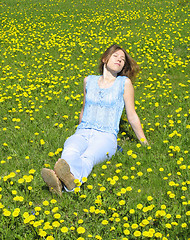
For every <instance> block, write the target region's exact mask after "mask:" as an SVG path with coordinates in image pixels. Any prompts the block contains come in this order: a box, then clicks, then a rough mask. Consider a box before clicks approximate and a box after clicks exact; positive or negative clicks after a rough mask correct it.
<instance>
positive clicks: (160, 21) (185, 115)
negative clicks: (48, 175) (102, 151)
mask: <svg viewBox="0 0 190 240" xmlns="http://www.w3.org/2000/svg"><path fill="white" fill-rule="evenodd" d="M0 7H1V22H2V24H1V28H0V41H1V48H0V62H1V64H0V68H1V71H0V76H1V78H0V104H1V111H0V120H1V124H0V152H1V157H0V213H1V216H0V236H1V239H7V240H8V239H49V240H50V239H78V240H82V239H106V240H110V239H117V240H118V239H123V240H126V239H129V240H131V239H163V240H167V239H168V240H173V239H176V240H177V239H180V240H187V239H190V229H189V227H190V226H189V225H190V224H189V223H190V199H189V196H190V191H189V184H190V178H189V170H190V165H189V146H190V135H189V128H190V125H189V112H190V110H189V82H190V80H189V66H188V61H189V49H190V46H189V28H188V8H189V3H188V1H185V0H181V1H178V0H172V1H169V0H162V1H161V0H160V1H155V0H153V1H148V0H146V1H140V0H138V1H134V0H131V1H120V0H112V1H111V0H109V1H98V0H97V1H91V0H89V1H85V0H80V1H77V0H73V1H68V0H60V1H58V0H42V1H35V0H27V1H26V0H22V1H17V0H6V1H4V0H3V1H1V3H0ZM113 43H118V44H120V45H121V46H122V47H124V48H126V49H127V51H128V52H129V53H130V55H131V56H132V57H134V58H135V59H136V61H137V62H138V63H139V65H140V67H141V72H140V74H139V76H138V77H137V80H136V83H135V85H134V87H135V101H136V102H135V103H136V108H137V113H138V115H139V117H140V119H141V123H142V124H143V127H144V132H145V135H146V137H147V139H148V141H149V143H150V147H143V146H139V145H138V140H137V139H136V137H135V135H134V133H133V131H132V129H131V128H130V126H129V124H128V122H127V120H126V114H125V112H124V113H123V115H122V120H121V126H120V128H121V131H120V133H119V135H118V144H119V145H120V146H121V147H122V148H123V154H121V153H117V154H116V155H115V156H114V157H112V159H110V161H107V162H104V163H102V164H100V165H97V166H95V167H94V169H93V172H92V173H91V175H90V176H89V178H88V180H87V183H85V184H84V185H83V186H82V187H81V191H80V193H64V194H63V198H59V197H57V196H56V195H52V194H51V193H49V191H48V188H47V187H46V186H45V184H44V182H43V180H42V179H41V176H40V171H41V168H42V167H44V166H50V167H51V168H53V166H54V164H55V162H56V160H57V159H58V158H59V157H60V155H61V151H62V147H63V144H64V141H65V140H66V138H67V137H69V136H70V135H71V134H73V133H74V132H75V129H76V126H77V124H78V117H79V113H80V110H81V107H82V100H83V94H82V92H83V86H82V85H83V79H84V77H85V76H87V75H89V74H98V61H99V58H100V55H101V53H103V52H104V50H105V49H106V48H107V47H108V46H110V45H111V44H113ZM42 140H43V141H42ZM43 143H44V144H43ZM52 155H53V156H52ZM31 170H32V171H31ZM91 188H92V189H91ZM150 196H151V198H150ZM15 197H16V198H15ZM52 200H53V201H52ZM121 200H124V202H122V201H121ZM45 201H48V203H49V205H47V204H46V203H47V202H45ZM122 204H123V205H122ZM37 207H40V208H37ZM15 209H16V210H17V211H16V212H15ZM48 211H49V212H48ZM55 213H59V214H60V216H59V215H58V216H56V215H55ZM28 216H33V218H32V217H31V218H30V217H29V218H28ZM104 220H105V221H104ZM143 220H144V221H143ZM145 220H146V221H145ZM47 223H49V224H50V225H49V227H48V225H47ZM134 224H136V225H134ZM79 227H82V229H81V228H79ZM42 229H43V231H42ZM84 230H85V231H84ZM64 231H65V232H64ZM43 234H44V237H43V236H42V235H43ZM40 235H41V236H40Z"/></svg>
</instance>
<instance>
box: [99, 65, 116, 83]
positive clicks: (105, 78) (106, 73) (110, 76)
mask: <svg viewBox="0 0 190 240" xmlns="http://www.w3.org/2000/svg"><path fill="white" fill-rule="evenodd" d="M116 77H117V73H115V72H114V73H112V72H110V71H108V70H107V68H106V67H105V65H104V71H103V76H102V80H103V81H106V82H112V81H113V80H115V79H116Z"/></svg>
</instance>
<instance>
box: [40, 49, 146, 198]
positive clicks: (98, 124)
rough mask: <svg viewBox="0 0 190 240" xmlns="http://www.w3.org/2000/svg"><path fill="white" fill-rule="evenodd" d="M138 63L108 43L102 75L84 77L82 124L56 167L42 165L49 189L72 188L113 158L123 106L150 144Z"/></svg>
mask: <svg viewBox="0 0 190 240" xmlns="http://www.w3.org/2000/svg"><path fill="white" fill-rule="evenodd" d="M138 71H139V67H138V65H137V63H136V62H135V61H134V60H133V59H132V58H131V57H130V56H129V54H128V53H127V52H126V51H125V50H124V49H123V48H121V47H119V46H118V45H112V46H111V47H109V48H108V49H107V50H106V51H105V52H104V54H103V55H102V57H101V63H100V74H101V75H99V76H95V75H90V76H88V77H86V78H85V79H84V101H83V107H82V110H81V113H80V119H79V125H78V127H77V130H76V132H75V134H74V135H72V136H71V137H69V138H68V139H67V140H66V141H65V144H64V149H63V152H62V155H61V158H60V159H59V160H58V161H57V162H56V163H55V166H54V170H51V169H47V168H43V169H42V172H41V174H42V178H43V180H44V181H45V182H46V184H47V185H48V186H49V189H50V191H52V192H55V193H57V194H59V195H61V194H62V188H63V187H64V188H65V190H66V191H72V190H73V189H74V188H75V187H76V184H75V182H76V181H75V179H78V180H79V181H80V182H81V183H82V179H83V177H85V178H87V177H88V175H89V174H90V173H91V171H92V168H93V166H94V165H96V164H98V163H100V162H102V161H105V160H106V159H107V158H108V157H109V158H111V156H113V155H114V154H115V152H116V150H117V134H118V132H119V123H120V118H121V114H122V111H123V108H124V106H125V109H126V113H127V118H128V121H129V123H130V124H131V126H132V128H133V130H134V132H135V134H136V136H137V138H138V139H139V140H140V141H141V142H143V143H144V144H147V140H146V137H145V135H144V133H143V130H142V127H141V123H140V120H139V117H138V115H137V113H136V111H135V105H134V88H133V85H132V82H131V80H130V79H132V80H134V79H135V76H136V74H137V73H138Z"/></svg>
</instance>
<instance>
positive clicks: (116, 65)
mask: <svg viewBox="0 0 190 240" xmlns="http://www.w3.org/2000/svg"><path fill="white" fill-rule="evenodd" d="M124 64H125V54H124V52H123V51H122V50H117V51H116V52H115V53H113V54H112V55H111V56H110V58H109V60H108V62H107V64H104V69H103V75H102V76H101V77H100V78H99V80H98V84H99V86H100V87H101V88H108V87H110V86H111V85H112V84H113V82H114V81H115V79H116V77H117V74H118V73H119V72H121V70H122V69H123V67H124ZM85 97H86V78H85V79H84V100H83V107H82V110H81V113H80V118H79V124H80V122H81V120H82V116H83V111H84V106H85ZM123 98H124V102H125V110H126V114H127V119H128V121H129V123H130V125H131V127H132V129H133V131H134V132H135V134H136V136H137V138H138V139H139V141H140V142H141V143H143V144H148V142H147V139H146V137H145V135H144V132H143V129H142V126H141V122H140V119H139V117H138V115H137V113H136V111H135V103H134V88H133V85H132V82H131V80H130V79H129V78H126V80H125V87H124V94H123ZM142 139H143V140H144V141H143V142H142Z"/></svg>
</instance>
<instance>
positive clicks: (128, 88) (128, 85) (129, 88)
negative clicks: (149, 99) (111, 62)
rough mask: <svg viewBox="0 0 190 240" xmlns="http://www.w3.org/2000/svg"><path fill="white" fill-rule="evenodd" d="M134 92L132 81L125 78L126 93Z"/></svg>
mask: <svg viewBox="0 0 190 240" xmlns="http://www.w3.org/2000/svg"><path fill="white" fill-rule="evenodd" d="M133 92H134V87H133V84H132V81H131V80H130V78H128V77H125V85H124V93H125V94H126V93H127V94H128V93H133Z"/></svg>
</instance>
